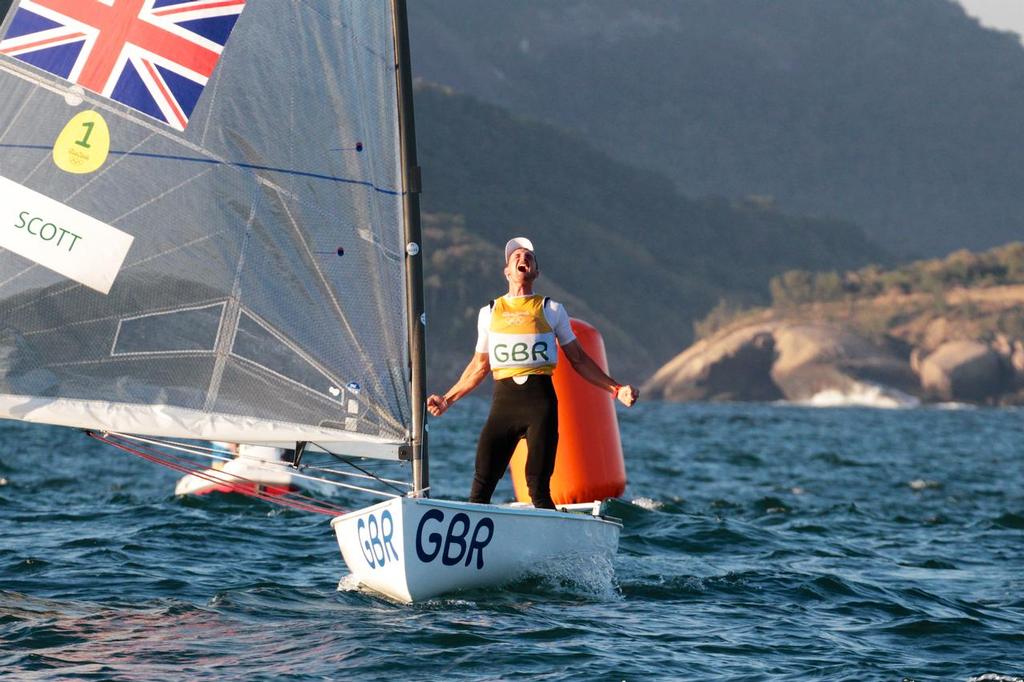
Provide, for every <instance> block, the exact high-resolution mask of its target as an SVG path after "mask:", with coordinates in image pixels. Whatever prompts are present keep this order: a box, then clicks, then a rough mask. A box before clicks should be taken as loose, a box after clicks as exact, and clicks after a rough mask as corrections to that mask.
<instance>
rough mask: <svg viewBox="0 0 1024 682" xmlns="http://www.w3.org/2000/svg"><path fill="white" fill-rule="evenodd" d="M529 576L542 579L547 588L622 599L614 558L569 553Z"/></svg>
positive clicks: (601, 598) (595, 597)
mask: <svg viewBox="0 0 1024 682" xmlns="http://www.w3.org/2000/svg"><path fill="white" fill-rule="evenodd" d="M529 575H530V577H533V578H537V579H539V580H540V581H541V583H542V585H543V587H544V588H549V589H551V590H552V591H555V592H564V591H568V592H570V593H571V594H574V595H579V596H583V597H586V598H588V599H595V600H598V601H619V600H621V599H623V597H622V594H621V593H620V592H619V586H618V583H617V582H616V581H615V566H614V565H613V563H612V559H611V557H607V556H600V557H598V556H579V555H569V556H564V557H559V558H558V559H552V560H550V561H548V562H545V563H543V564H541V565H539V566H536V567H534V568H533V569H532V570H531V571H530V574H529Z"/></svg>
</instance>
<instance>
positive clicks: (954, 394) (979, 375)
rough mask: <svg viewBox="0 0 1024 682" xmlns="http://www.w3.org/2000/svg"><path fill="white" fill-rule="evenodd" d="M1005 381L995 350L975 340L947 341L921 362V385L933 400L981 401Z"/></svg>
mask: <svg viewBox="0 0 1024 682" xmlns="http://www.w3.org/2000/svg"><path fill="white" fill-rule="evenodd" d="M1006 382H1007V371H1006V369H1005V367H1004V363H1003V362H1002V361H1001V360H1000V357H999V354H998V353H997V352H996V351H994V350H993V349H992V348H990V347H989V346H988V345H986V344H984V343H981V342H979V341H947V342H946V343H943V344H942V345H941V346H939V347H938V348H936V349H935V352H933V353H932V354H931V355H929V356H928V357H926V358H925V359H924V360H923V361H922V363H921V387H922V389H923V390H924V391H925V393H926V394H927V395H928V396H929V397H930V398H932V399H934V400H943V401H957V402H984V401H986V400H988V399H991V398H993V397H994V396H997V395H998V394H1000V393H1001V392H1002V391H1003V390H1005V388H1006Z"/></svg>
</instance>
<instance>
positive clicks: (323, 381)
mask: <svg viewBox="0 0 1024 682" xmlns="http://www.w3.org/2000/svg"><path fill="white" fill-rule="evenodd" d="M391 12H392V9H391V3H386V2H375V1H374V2H369V1H360V2H324V1H322V0H289V1H287V2H284V1H277V0H272V1H267V0H226V1H224V0H222V1H220V2H215V3H214V2H208V1H198V0H20V1H17V0H16V1H15V2H14V3H13V5H12V6H11V8H10V10H9V11H8V12H7V14H6V17H5V18H4V20H3V23H2V25H0V417H3V418H12V419H21V420H26V421H37V422H44V423H51V424H61V425H67V426H76V427H84V428H93V429H99V430H109V431H120V432H128V433H136V434H146V435H155V436H174V437H192V438H204V439H214V440H226V441H237V442H254V443H267V444H284V443H294V442H295V441H310V442H311V443H315V444H317V445H321V446H324V447H330V448H331V449H336V450H338V451H343V452H348V453H351V454H359V455H367V456H381V457H397V456H398V455H399V450H400V449H402V446H403V445H405V444H407V443H408V442H409V440H410V428H411V424H412V416H411V414H410V392H409V348H408V345H409V342H408V329H407V323H406V313H405V306H406V302H405V296H406V294H405V290H406V287H405V273H404V258H405V248H404V242H403V237H402V224H403V218H404V216H403V187H402V174H401V159H400V137H399V128H398V112H397V109H398V105H397V92H396V77H395V68H396V67H395V46H394V39H393V36H392V32H393V19H394V18H393V17H392V15H391Z"/></svg>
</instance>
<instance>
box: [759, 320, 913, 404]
mask: <svg viewBox="0 0 1024 682" xmlns="http://www.w3.org/2000/svg"><path fill="white" fill-rule="evenodd" d="M775 349H776V354H777V356H778V359H777V360H776V362H775V364H774V366H773V367H772V371H771V377H772V381H773V382H774V384H775V385H776V386H778V387H779V390H780V391H781V392H782V393H783V395H784V396H785V397H786V399H788V400H793V401H806V400H810V399H812V398H813V397H814V396H816V395H818V394H820V393H823V392H825V391H834V392H837V393H839V394H845V395H852V394H855V393H858V392H861V391H863V390H864V387H865V386H875V387H880V388H881V389H883V392H890V391H894V392H898V393H899V394H914V393H916V392H917V389H918V382H917V376H916V375H915V374H914V372H913V370H911V368H910V365H909V364H908V361H907V359H905V358H902V357H900V356H898V355H897V354H896V353H894V352H893V351H892V350H890V349H889V348H885V347H882V346H879V345H877V344H874V343H872V342H870V341H868V340H867V339H865V338H863V337H861V336H858V335H856V334H854V333H852V332H850V331H847V330H845V329H842V328H840V327H835V326H831V325H824V324H792V325H784V326H780V327H779V328H778V329H776V331H775Z"/></svg>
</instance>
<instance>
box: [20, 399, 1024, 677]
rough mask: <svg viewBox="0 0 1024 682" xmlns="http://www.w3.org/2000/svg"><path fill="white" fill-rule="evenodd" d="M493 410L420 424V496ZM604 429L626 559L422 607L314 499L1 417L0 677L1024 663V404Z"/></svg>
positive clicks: (650, 671)
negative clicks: (260, 497)
mask: <svg viewBox="0 0 1024 682" xmlns="http://www.w3.org/2000/svg"><path fill="white" fill-rule="evenodd" d="M485 412H486V403H485V402H484V401H483V400H475V399H471V400H467V401H465V402H461V403H460V404H459V405H458V406H456V407H455V408H454V409H453V410H452V411H451V412H450V413H449V414H447V415H445V416H444V417H443V418H441V419H434V420H433V421H432V423H431V447H432V449H431V465H432V467H431V474H432V477H431V483H432V484H433V492H434V495H435V496H439V497H452V498H456V499H465V495H466V493H467V491H468V488H469V482H470V478H471V475H472V467H473V463H472V460H473V449H474V445H475V439H476V433H477V432H478V430H479V427H480V425H481V421H482V419H483V417H484V414H485ZM619 420H620V425H621V430H622V439H623V444H624V448H625V451H626V464H627V471H628V475H629V487H628V489H627V491H626V494H625V495H624V498H625V499H626V500H627V501H630V502H631V503H632V504H622V505H617V506H616V513H617V514H618V515H620V516H621V517H622V518H623V524H624V528H623V532H622V539H621V545H620V548H619V553H618V555H617V556H616V558H615V561H614V565H612V566H610V567H609V566H585V565H579V564H578V563H576V564H573V565H565V566H558V565H554V566H551V567H547V568H546V569H545V571H544V572H542V573H540V574H538V575H535V576H532V577H529V578H527V579H524V580H522V581H520V582H518V583H516V584H513V585H509V586H507V587H505V588H502V589H496V590H490V591H476V592H469V593H464V594H457V595H451V596H447V597H444V598H439V599H434V600H431V601H428V602H425V603H422V604H416V605H412V606H403V605H397V604H394V603H391V602H389V601H387V600H385V599H381V598H379V597H376V596H373V595H370V594H365V593H363V592H360V591H359V590H357V589H354V588H353V586H352V585H351V584H350V581H346V579H345V576H346V569H345V566H344V563H343V562H342V560H341V557H340V554H339V552H338V548H337V545H336V543H335V540H334V536H333V533H332V531H331V529H330V527H329V525H328V520H329V519H328V518H327V517H322V516H316V515H308V514H302V513H298V512H293V511H287V510H280V509H277V508H274V507H270V506H268V505H266V504H265V503H262V502H258V501H254V500H251V499H248V498H242V497H237V496H220V497H216V498H215V497H208V498H200V499H176V498H175V497H174V496H173V494H172V491H173V488H174V483H175V480H176V477H177V474H174V473H173V472H169V471H165V470H163V469H160V468H156V467H154V466H153V465H151V464H148V463H146V462H143V461H141V460H136V459H135V458H133V457H131V456H129V455H125V454H122V453H120V452H118V451H116V450H113V449H111V448H109V446H105V445H102V444H100V443H97V442H95V441H92V440H91V439H89V438H87V437H86V436H84V435H82V434H80V433H78V432H75V431H72V430H68V429H56V428H49V427H43V426H31V425H22V424H16V423H11V422H2V423H0V424H2V425H0V677H6V678H11V679H19V680H21V679H25V680H35V679H97V680H108V679H114V680H155V679H210V680H222V679H245V680H258V679H267V680H271V679H272V680H335V679H357V680H395V679H411V678H418V679H442V678H450V679H466V680H477V679H492V680H501V679H539V680H567V679H579V680H590V679H600V680H648V679H686V680H745V681H746V680H774V679H785V680H797V679H798V680H817V679H821V680H902V679H909V680H919V681H923V680H964V681H966V680H1014V679H1020V677H1021V676H1024V412H1021V411H1018V410H996V409H957V410H948V409H935V408H930V409H929V408H913V409H894V410H893V409H890V410H878V409H866V408H814V407H796V406H785V405H680V404H659V403H640V404H638V405H637V406H636V407H635V408H633V409H631V410H620V411H619ZM391 473H393V474H394V473H397V474H398V476H401V475H402V474H403V472H402V471H393V472H391ZM511 494H512V493H511V488H510V486H509V485H508V484H507V482H504V483H503V484H502V486H501V487H500V488H499V490H498V493H497V495H498V497H503V498H508V497H510V496H511ZM343 498H344V496H343ZM335 501H343V502H345V503H346V504H353V505H358V504H359V503H360V500H359V499H353V500H349V499H347V498H344V499H341V500H335Z"/></svg>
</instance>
